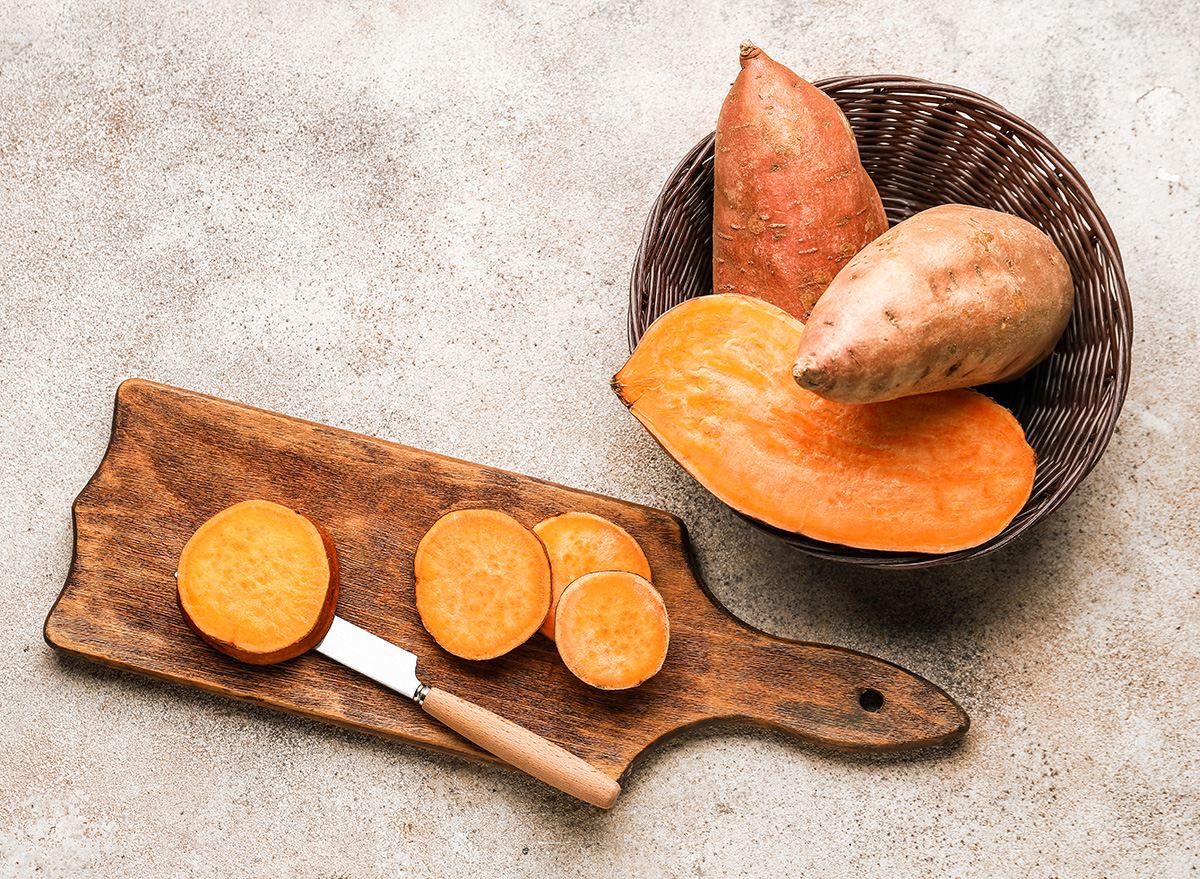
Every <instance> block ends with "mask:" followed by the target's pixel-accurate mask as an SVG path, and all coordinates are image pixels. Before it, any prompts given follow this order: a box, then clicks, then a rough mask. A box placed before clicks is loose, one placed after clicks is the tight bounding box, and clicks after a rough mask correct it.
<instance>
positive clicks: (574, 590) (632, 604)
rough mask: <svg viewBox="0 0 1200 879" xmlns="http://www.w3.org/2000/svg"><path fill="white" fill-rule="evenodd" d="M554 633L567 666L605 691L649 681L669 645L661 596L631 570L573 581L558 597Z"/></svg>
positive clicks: (598, 574) (585, 575)
mask: <svg viewBox="0 0 1200 879" xmlns="http://www.w3.org/2000/svg"><path fill="white" fill-rule="evenodd" d="M555 630H556V631H557V633H558V637H557V639H556V643H557V645H558V655H559V656H561V657H562V661H563V664H564V665H566V667H567V668H568V669H569V670H570V672H571V674H573V675H575V677H577V678H579V679H580V680H581V681H583V682H584V683H585V684H589V685H590V686H593V687H597V688H599V689H601V690H626V689H629V688H630V687H636V686H638V685H639V684H643V683H645V682H646V681H648V680H649V679H650V678H652V677H653V676H654V675H656V674H657V673H658V671H659V669H661V668H662V664H663V660H665V659H666V656H667V647H668V645H669V644H670V640H671V624H670V621H669V620H668V618H667V608H666V605H665V604H664V603H663V600H662V596H661V595H659V594H658V590H657V589H655V588H654V587H653V586H651V585H650V581H649V580H647V579H645V578H644V577H639V576H638V575H637V574H632V573H630V572H628V571H596V572H593V573H591V574H584V575H583V576H582V577H580V578H579V579H577V580H575V581H573V582H572V583H571V584H570V585H569V586H567V588H566V589H564V590H563V593H562V595H561V596H560V597H559V600H558V609H557V611H556V612H555Z"/></svg>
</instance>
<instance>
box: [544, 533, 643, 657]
mask: <svg viewBox="0 0 1200 879" xmlns="http://www.w3.org/2000/svg"><path fill="white" fill-rule="evenodd" d="M533 531H534V533H535V534H537V536H538V537H540V538H541V539H542V543H543V544H545V546H546V552H547V554H548V555H549V556H550V580H551V583H552V585H553V588H554V597H553V599H552V600H551V603H550V612H549V613H548V614H546V620H545V622H543V623H542V634H543V635H545V636H546V637H547V638H549V639H550V640H551V641H553V640H554V610H555V608H556V607H557V606H558V597H559V596H560V595H562V592H563V590H564V589H566V588H567V586H569V585H570V584H571V582H572V581H574V580H577V579H579V578H580V577H582V576H583V575H584V574H590V573H591V572H593V571H630V572H632V573H634V574H639V575H640V576H642V577H645V578H646V579H647V580H649V579H650V563H649V562H648V561H646V554H645V553H644V552H642V547H641V546H640V545H639V544H638V542H637V541H636V540H634V539H633V536H632V535H630V533H629V532H628V531H626V530H625V529H624V528H622V527H621V526H620V525H617V524H616V523H615V522H610V521H609V520H608V519H605V518H604V517H602V516H597V515H595V514H594V513H583V512H572V513H563V514H562V515H561V516H554V517H552V518H549V519H543V520H542V521H541V522H539V523H538V524H536V525H534V526H533Z"/></svg>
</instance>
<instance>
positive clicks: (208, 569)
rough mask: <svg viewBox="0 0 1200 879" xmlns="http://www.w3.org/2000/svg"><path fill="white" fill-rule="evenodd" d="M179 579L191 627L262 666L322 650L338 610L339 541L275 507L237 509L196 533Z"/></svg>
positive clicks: (260, 504)
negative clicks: (320, 646) (320, 644)
mask: <svg viewBox="0 0 1200 879" xmlns="http://www.w3.org/2000/svg"><path fill="white" fill-rule="evenodd" d="M175 576H176V589H177V593H178V599H179V608H180V610H181V611H182V612H183V618H184V620H185V621H186V622H187V624H188V625H189V626H190V627H191V628H192V629H193V630H194V631H195V632H196V634H197V635H199V636H200V637H201V638H202V639H203V640H204V641H206V642H207V643H208V644H210V645H211V646H212V647H214V648H215V649H217V650H219V651H221V652H222V653H225V654H228V655H229V656H232V657H233V658H235V659H239V660H241V661H242V662H249V663H253V664H255V665H267V664H269V663H273V662H282V661H283V660H285V659H291V658H292V657H294V656H299V655H300V654H301V653H304V652H305V651H307V650H309V649H310V648H312V647H314V646H316V644H317V643H318V642H320V640H321V639H322V638H324V637H325V633H326V632H327V631H329V626H330V625H331V624H332V622H333V615H334V612H335V611H336V610H337V594H338V564H337V552H336V550H335V549H334V546H333V540H332V539H331V538H330V536H329V535H328V533H326V531H325V529H324V528H322V527H321V526H320V525H319V524H318V523H317V522H316V521H314V520H312V519H310V518H308V517H307V516H305V515H304V514H302V513H297V512H295V511H294V510H289V509H288V508H287V507H284V506H281V505H280V504H276V503H272V502H271V501H264V500H250V501H243V502H242V503H239V504H234V505H233V506H232V507H228V508H226V509H224V510H222V511H221V512H219V513H217V514H216V515H215V516H213V517H212V518H211V519H209V520H208V521H206V522H205V523H204V524H203V525H201V526H200V527H199V528H197V529H196V532H195V533H194V534H193V535H192V536H191V538H190V539H189V540H188V542H187V543H186V544H185V545H184V547H183V552H182V553H181V554H180V556H179V568H178V571H177V572H176V575H175Z"/></svg>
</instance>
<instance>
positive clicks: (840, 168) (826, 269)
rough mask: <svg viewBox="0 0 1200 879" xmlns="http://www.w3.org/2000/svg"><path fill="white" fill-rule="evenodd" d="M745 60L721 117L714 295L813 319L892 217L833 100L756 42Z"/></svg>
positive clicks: (716, 174)
mask: <svg viewBox="0 0 1200 879" xmlns="http://www.w3.org/2000/svg"><path fill="white" fill-rule="evenodd" d="M740 58H741V67H742V69H741V71H740V72H739V73H738V76H737V79H736V80H735V81H734V83H733V86H732V88H730V90H729V94H728V96H727V97H726V98H725V102H724V104H723V105H722V107H721V112H720V115H719V117H718V119H717V132H716V153H715V156H714V159H713V185H714V201H713V291H714V292H716V293H737V294H743V295H748V296H757V297H759V298H761V299H765V300H767V301H768V302H772V303H774V304H775V305H777V306H779V307H780V308H782V309H783V310H784V311H786V312H788V313H789V314H792V315H794V316H795V317H798V318H800V319H801V320H806V319H807V318H808V314H809V312H810V311H811V310H812V307H813V305H814V303H816V301H817V299H818V298H819V297H820V296H821V294H822V293H823V292H824V290H825V288H826V287H827V286H828V285H829V283H830V281H832V280H833V278H834V276H835V275H837V273H838V270H839V269H841V267H842V266H843V265H845V263H846V262H847V261H848V260H849V259H850V258H851V257H852V256H854V254H856V253H858V251H859V250H861V249H862V247H863V246H864V245H865V244H866V243H867V242H869V241H871V240H872V239H873V238H875V237H876V236H877V235H880V234H881V233H883V231H884V230H886V229H887V217H886V216H885V215H884V211H883V204H882V203H881V202H880V200H879V193H878V192H877V191H876V189H875V184H874V183H872V181H871V178H870V177H869V176H867V172H866V171H865V170H864V169H863V166H862V163H861V162H860V161H859V156H858V145H857V143H856V142H855V140H854V133H853V131H851V129H850V125H849V123H847V121H846V117H845V116H844V115H843V114H842V111H841V110H840V109H839V108H838V106H837V104H836V103H834V101H833V99H832V98H830V97H829V96H828V95H826V94H825V93H824V92H822V91H821V90H820V89H818V88H816V87H815V86H813V85H812V84H810V83H808V82H806V81H805V80H803V79H801V78H800V77H799V76H797V75H796V74H795V73H793V72H792V71H791V70H789V69H788V68H786V67H784V66H783V65H782V64H778V63H777V62H775V61H773V60H771V59H770V58H768V57H767V55H766V53H764V52H763V51H762V50H761V49H759V48H758V47H757V46H755V45H754V44H753V43H750V42H745V43H742V48H741V55H740Z"/></svg>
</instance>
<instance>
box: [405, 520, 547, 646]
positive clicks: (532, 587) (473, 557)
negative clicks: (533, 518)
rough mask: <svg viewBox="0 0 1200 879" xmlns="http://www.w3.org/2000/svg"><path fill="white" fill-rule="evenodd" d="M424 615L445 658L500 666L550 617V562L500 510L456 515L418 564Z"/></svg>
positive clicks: (434, 534) (436, 528) (421, 548)
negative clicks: (488, 661)
mask: <svg viewBox="0 0 1200 879" xmlns="http://www.w3.org/2000/svg"><path fill="white" fill-rule="evenodd" d="M413 569H414V573H415V574H416V599H417V613H419V614H420V616H421V623H422V624H423V625H424V626H425V629H426V630H427V631H428V632H429V634H430V635H432V636H433V640H435V641H437V643H438V644H440V645H441V646H442V647H443V648H444V649H445V650H447V651H448V652H450V653H453V654H454V655H455V656H460V657H462V658H463V659H494V658H496V657H497V656H503V655H504V654H505V653H508V652H509V651H510V650H513V649H515V648H516V647H519V646H520V645H521V644H524V643H525V642H526V641H528V640H529V638H530V636H532V635H533V633H534V632H536V631H537V630H538V626H540V625H541V624H542V620H544V619H545V618H546V613H547V612H548V611H549V609H550V595H551V590H550V560H549V558H547V556H546V549H545V547H543V546H542V542H541V541H540V540H539V539H538V538H537V535H535V534H534V533H533V532H532V531H530V530H529V529H528V528H526V527H525V526H524V525H522V524H521V523H520V522H518V521H517V520H516V519H514V518H513V517H512V516H510V515H508V514H507V513H501V512H500V511H498V510H455V511H454V512H452V513H447V514H446V515H444V516H442V518H440V519H438V520H437V521H436V522H434V523H433V526H432V527H431V528H430V529H429V531H427V532H426V534H425V536H424V537H423V538H421V543H420V545H418V546H417V554H416V557H415V559H414V560H413Z"/></svg>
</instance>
